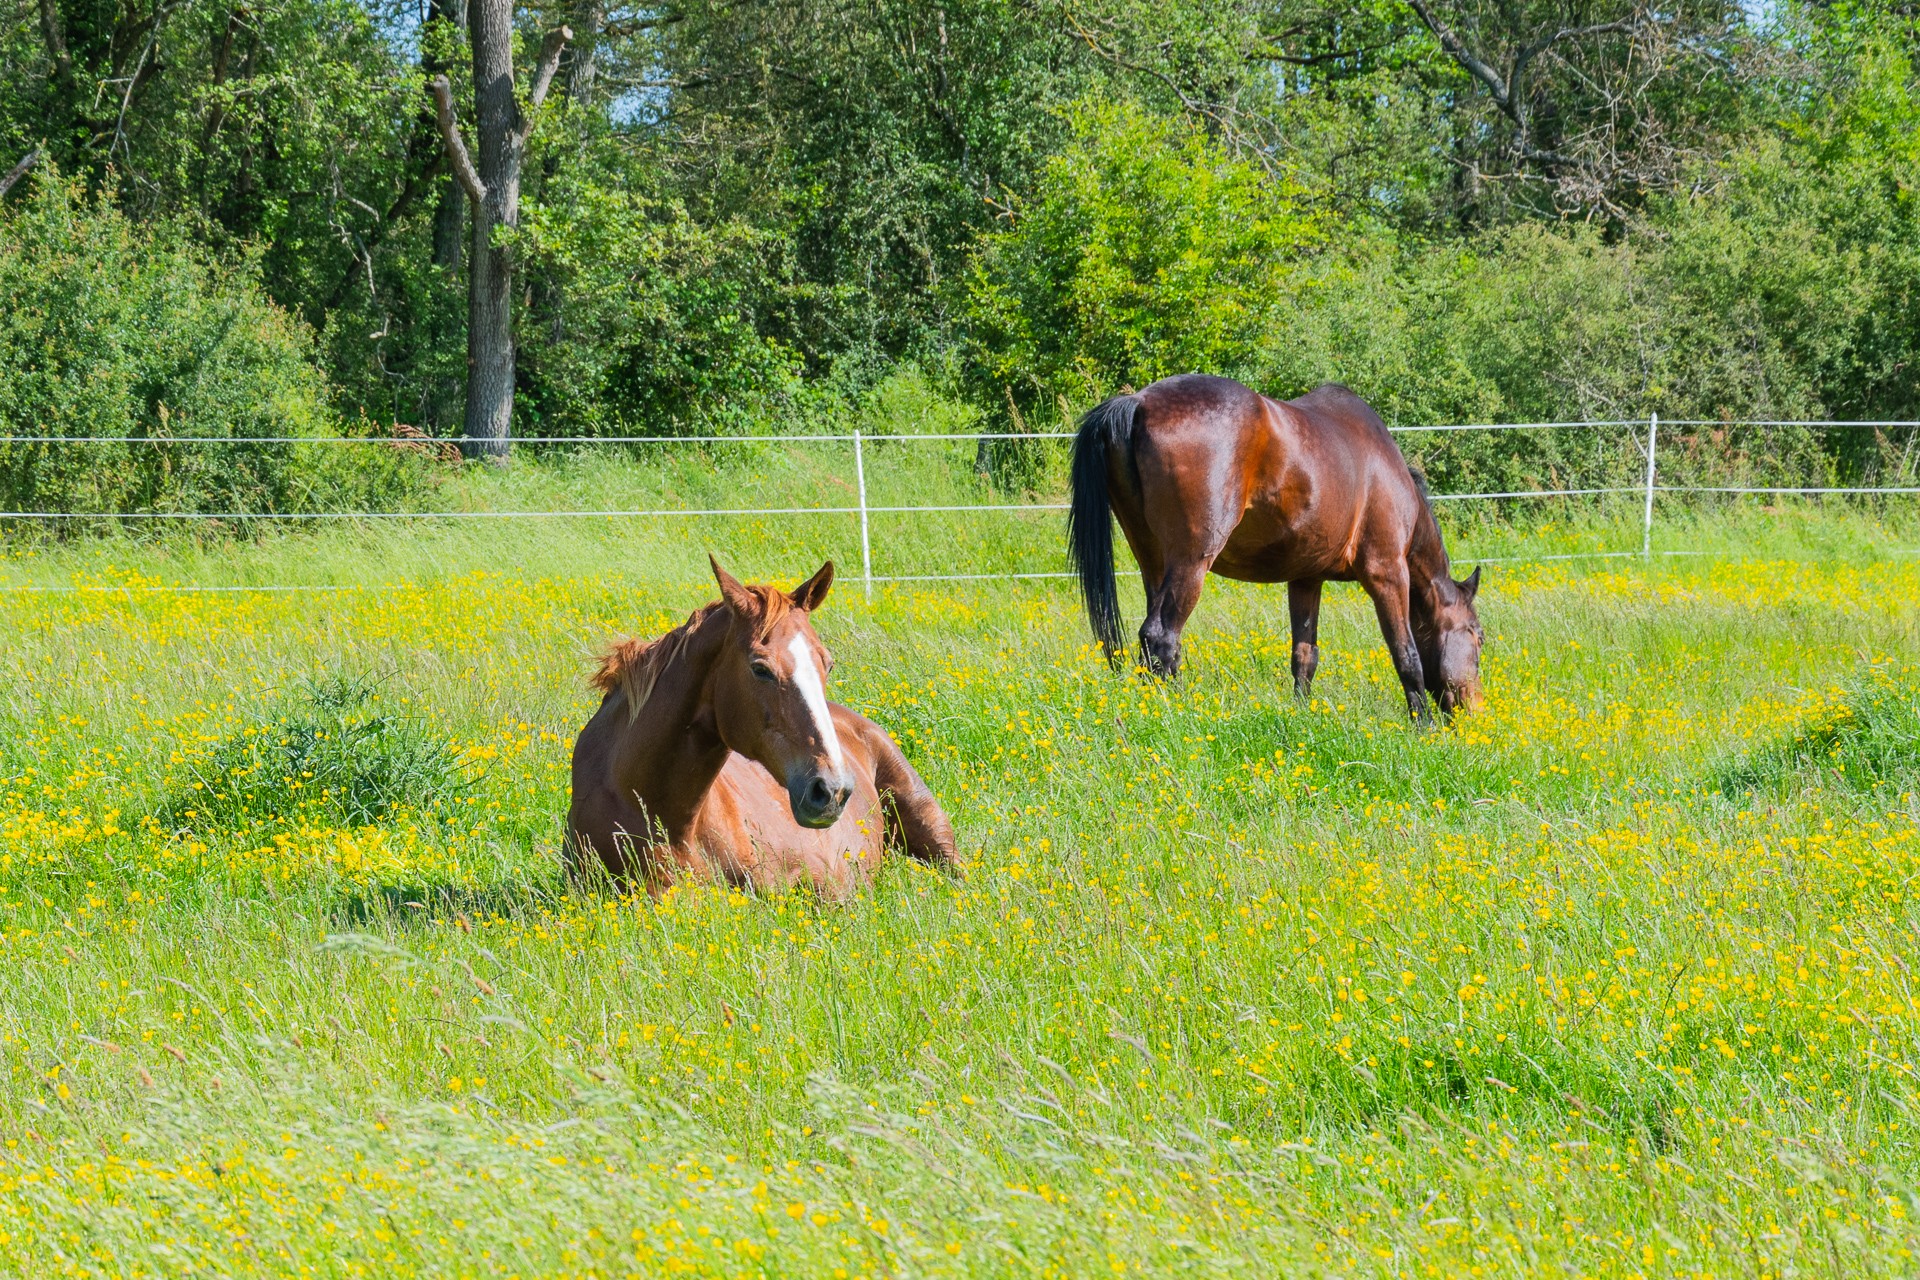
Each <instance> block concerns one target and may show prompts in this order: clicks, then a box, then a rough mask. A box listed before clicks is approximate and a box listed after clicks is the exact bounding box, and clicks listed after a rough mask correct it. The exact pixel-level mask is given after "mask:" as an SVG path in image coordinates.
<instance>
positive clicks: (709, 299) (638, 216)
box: [522, 176, 802, 436]
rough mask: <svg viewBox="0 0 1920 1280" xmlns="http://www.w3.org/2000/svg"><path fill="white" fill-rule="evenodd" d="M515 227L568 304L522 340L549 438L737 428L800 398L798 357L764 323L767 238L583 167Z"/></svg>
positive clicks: (779, 245)
mask: <svg viewBox="0 0 1920 1280" xmlns="http://www.w3.org/2000/svg"><path fill="white" fill-rule="evenodd" d="M522 237H523V243H524V246H525V248H526V251H527V254H528V257H529V260H530V262H532V263H533V264H535V265H536V266H537V267H538V269H539V271H540V272H541V273H542V274H543V278H544V279H546V280H547V281H549V282H550V285H551V286H552V287H554V288H557V289H559V290H562V291H564V295H565V297H566V300H567V301H566V308H565V315H566V324H565V325H564V327H563V328H561V329H559V330H558V331H553V332H549V333H547V334H545V335H540V334H532V335H528V336H529V337H530V338H531V339H532V341H528V342H524V343H523V346H522V363H523V365H524V366H525V367H526V369H527V370H528V374H529V377H528V381H529V384H530V386H529V390H530V393H531V394H530V396H529V408H530V410H531V411H532V413H533V414H535V415H536V416H537V418H538V420H541V421H543V422H544V423H545V424H546V425H547V426H548V427H550V428H552V430H553V432H554V433H555V434H568V435H572V434H580V435H601V434H604V435H658V436H676V435H709V434H711V435H725V434H730V433H733V432H744V431H745V430H747V429H748V426H749V424H751V423H753V422H755V421H764V420H768V419H777V418H780V417H784V416H787V415H788V414H789V413H790V412H791V406H792V401H793V400H794V399H795V398H796V397H797V396H800V395H801V394H802V385H801V378H800V375H801V363H800V360H799V358H798V356H797V355H796V354H795V353H794V352H793V351H792V350H790V349H789V348H787V347H785V346H783V345H782V344H781V343H780V342H778V341H777V340H775V339H773V338H772V337H770V336H768V335H767V333H766V332H765V330H767V329H769V328H771V327H773V326H774V324H775V323H776V319H777V315H778V314H779V313H780V312H782V311H783V310H784V309H785V307H786V306H787V305H788V304H789V303H790V302H791V301H792V300H791V299H788V298H785V297H784V296H783V293H782V290H781V288H780V285H779V282H780V280H781V279H782V278H783V277H786V276H787V275H789V274H790V269H789V266H788V264H787V263H786V262H785V255H786V253H787V251H788V249H789V246H788V245H787V243H786V241H785V240H784V239H783V238H782V237H780V236H779V235H777V234H775V233H772V232H767V231H763V230H760V229H757V228H754V227H751V226H749V225H747V224H745V223H743V222H737V221H729V222H721V223H717V224H714V225H702V224H701V223H699V222H697V221H695V220H694V219H693V218H692V217H691V216H690V215H689V214H688V212H687V210H686V209H685V208H683V207H681V206H680V205H678V204H677V203H674V202H672V201H662V200H657V199H654V198H651V197H649V196H645V195H642V194H640V193H639V192H637V191H634V190H631V189H628V188H626V187H625V186H618V185H604V186H603V185H599V184H598V183H597V182H596V181H595V180H594V178H593V177H591V176H589V177H587V178H584V179H581V180H579V181H576V182H573V183H571V184H570V185H569V186H567V187H566V188H565V189H564V190H562V191H559V192H557V193H555V195H554V197H553V200H552V202H551V203H549V204H545V205H543V204H540V203H537V202H529V204H528V206H527V207H526V210H525V212H524V215H523V222H522ZM524 327H525V325H524V324H523V328H524Z"/></svg>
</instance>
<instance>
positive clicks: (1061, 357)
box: [965, 100, 1330, 419]
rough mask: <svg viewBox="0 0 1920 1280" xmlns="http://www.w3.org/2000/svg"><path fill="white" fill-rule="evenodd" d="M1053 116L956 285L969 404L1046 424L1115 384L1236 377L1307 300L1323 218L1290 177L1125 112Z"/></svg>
mask: <svg viewBox="0 0 1920 1280" xmlns="http://www.w3.org/2000/svg"><path fill="white" fill-rule="evenodd" d="M1069 120H1070V123H1071V125H1072V130H1073V136H1072V141H1071V142H1070V143H1069V144H1068V145H1067V147H1066V148H1065V149H1064V150H1062V151H1061V153H1060V154H1059V155H1057V156H1055V157H1054V158H1053V159H1052V160H1051V161H1049V162H1048V164H1047V166H1046V168H1045V170H1044V171H1043V172H1042V174H1041V177H1040V180H1039V183H1038V185H1037V187H1036V189H1035V191H1034V194H1033V196H1032V198H1031V199H1030V200H1026V201H1023V202H1021V203H1019V204H1018V205H1016V206H1015V208H1014V210H1013V213H1012V216H1011V218H1010V219H1009V220H1008V221H1007V222H1006V223H1004V224H1003V225H1002V226H1001V227H999V228H997V229H996V230H995V231H993V232H992V233H991V234H989V235H988V236H986V237H985V238H984V239H983V241H982V244H981V249H980V255H979V258H978V259H977V261H976V263H975V265H974V268H973V270H972V272H971V273H970V275H969V276H968V278H967V280H966V286H965V298H966V308H967V320H968V329H969V333H970V335H971V340H972V343H973V344H974V346H973V352H972V361H971V378H972V381H973V382H974V384H975V385H976V386H977V388H978V389H979V390H978V394H979V395H980V396H981V398H982V400H983V401H984V402H985V403H988V404H994V402H995V401H1004V404H1005V406H1006V407H1007V408H1008V409H1010V410H1011V411H1012V412H1013V413H1014V415H1015V416H1016V418H1018V417H1029V418H1031V417H1034V416H1036V415H1045V416H1046V417H1047V418H1048V419H1053V418H1055V417H1064V416H1066V410H1067V409H1068V407H1069V406H1079V405H1085V404H1087V403H1089V402H1091V401H1093V400H1097V399H1099V398H1101V397H1102V396H1104V395H1107V394H1110V393H1111V392H1112V391H1113V390H1114V389H1116V388H1117V387H1118V386H1119V385H1120V384H1122V383H1131V384H1133V385H1135V386H1142V385H1145V384H1146V383H1148V382H1151V381H1153V380H1154V379H1155V378H1159V377H1164V376H1166V375H1168V374H1172V373H1184V372H1188V371H1191V370H1205V371H1208V372H1214V373H1225V374H1234V373H1240V374H1242V375H1243V376H1245V375H1247V374H1248V373H1249V372H1250V369H1251V361H1252V359H1253V357H1254V355H1255V353H1256V352H1257V351H1258V350H1259V348H1260V346H1261V344H1262V343H1263V342H1264V341H1265V340H1267V339H1268V338H1269V337H1270V336H1271V335H1273V334H1275V333H1276V332H1277V331H1279V330H1280V329H1281V328H1282V327H1283V326H1284V325H1285V323H1286V318H1287V315H1288V313H1289V312H1290V311H1292V310H1293V309H1295V308H1297V307H1298V306H1299V304H1300V295H1301V294H1302V293H1303V292H1308V291H1311V290H1312V288H1313V279H1312V276H1311V274H1310V273H1309V272H1307V271H1305V270H1303V269H1301V264H1302V263H1303V261H1304V260H1305V259H1306V256H1307V254H1308V253H1309V252H1310V251H1311V250H1313V249H1315V248H1318V247H1319V246H1320V245H1321V244H1323V243H1324V242H1325V241H1326V239H1327V235H1328V230H1329V225H1330V219H1329V218H1328V217H1327V216H1326V215H1324V214H1321V213H1317V212H1315V211H1313V210H1312V209H1311V208H1310V207H1309V205H1308V203H1307V200H1306V196H1307V192H1306V190H1305V188H1304V187H1303V186H1302V185H1301V184H1300V183H1299V182H1297V181H1295V180H1293V179H1291V178H1288V177H1285V176H1282V177H1278V178H1276V177H1273V176H1271V175H1268V174H1265V173H1263V172H1261V171H1260V170H1258V169H1256V168H1254V167H1253V166H1252V165H1250V164H1248V163H1247V162H1246V161H1243V160H1239V159H1236V158H1234V157H1233V156H1231V155H1230V154H1228V153H1227V152H1226V151H1225V150H1224V149H1223V148H1222V147H1221V146H1220V145H1219V144H1218V143H1216V142H1214V141H1212V140H1210V139H1209V138H1207V137H1206V135H1205V134H1203V133H1202V132H1201V131H1199V130H1198V129H1196V128H1194V127H1192V126H1189V125H1186V124H1183V123H1181V122H1179V121H1177V120H1173V119H1169V118H1168V117H1165V116H1157V115H1153V114H1150V113H1148V112H1147V111H1146V110H1144V109H1143V108H1142V107H1140V106H1139V105H1137V104H1135V103H1132V102H1124V101H1123V102H1100V101H1097V100H1089V101H1084V102H1081V103H1079V104H1076V106H1075V107H1074V108H1073V110H1072V111H1071V112H1070V113H1069ZM995 407H1000V406H998V405H996V406H995Z"/></svg>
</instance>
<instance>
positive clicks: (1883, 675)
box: [1712, 665, 1920, 800]
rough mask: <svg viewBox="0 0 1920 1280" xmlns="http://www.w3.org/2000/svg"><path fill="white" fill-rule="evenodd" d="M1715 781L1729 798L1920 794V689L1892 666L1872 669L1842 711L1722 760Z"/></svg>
mask: <svg viewBox="0 0 1920 1280" xmlns="http://www.w3.org/2000/svg"><path fill="white" fill-rule="evenodd" d="M1712 781H1713V785H1714V787H1715V789H1716V790H1718V791H1719V792H1720V793H1721V794H1723V795H1725V796H1726V797H1727V798H1728V799H1730V800H1738V799H1740V798H1741V797H1742V796H1744V795H1749V794H1752V793H1756V792H1758V793H1762V794H1774V795H1779V794H1783V793H1785V792H1787V791H1789V790H1791V789H1793V787H1794V786H1795V785H1796V784H1798V785H1808V786H1821V787H1827V788H1834V789H1838V790H1843V791H1854V792H1860V793H1867V792H1873V791H1880V790H1883V789H1888V788H1894V789H1898V790H1902V791H1911V790H1915V789H1916V788H1920V687H1916V686H1915V685H1913V684H1912V683H1911V682H1908V681H1903V680H1902V679H1900V677H1899V675H1898V674H1897V673H1896V672H1894V671H1893V669H1892V668H1891V666H1889V665H1875V666H1871V667H1868V668H1866V669H1865V670H1863V671H1862V672H1861V673H1860V674H1859V675H1857V676H1855V677H1854V679H1853V680H1852V681H1851V682H1850V683H1849V686H1848V689H1847V695H1846V698H1845V700H1844V701H1843V702H1842V703H1841V705H1839V706H1837V707H1834V708H1832V709H1831V710H1830V711H1828V712H1827V713H1826V714H1825V715H1823V716H1822V717H1821V718H1820V719H1819V720H1817V721H1815V722H1813V723H1812V724H1809V725H1806V726H1804V727H1803V728H1801V729H1799V730H1798V731H1797V732H1795V733H1792V734H1790V735H1788V736H1786V737H1784V738H1780V739H1778V740H1776V741H1774V742H1770V743H1767V744H1765V745H1764V746H1761V747H1758V748H1756V749H1754V750H1752V751H1748V752H1744V753H1742V754H1741V755H1739V756H1736V757H1734V758H1733V759H1731V760H1728V761H1726V762H1724V763H1723V764H1721V766H1720V767H1719V768H1718V769H1716V770H1715V771H1714V773H1713V777H1712Z"/></svg>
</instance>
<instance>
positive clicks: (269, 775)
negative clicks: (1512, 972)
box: [155, 676, 472, 830]
mask: <svg viewBox="0 0 1920 1280" xmlns="http://www.w3.org/2000/svg"><path fill="white" fill-rule="evenodd" d="M377 700H378V693H377V690H376V689H375V687H374V685H373V684H372V682H370V681H368V680H366V679H364V678H360V679H353V678H348V677H344V676H332V677H326V678H321V679H316V680H311V681H309V682H308V683H307V685H306V688H305V690H304V691H303V695H302V696H300V697H298V698H295V699H291V700H289V704H288V706H287V708H286V710H285V712H284V713H283V714H281V715H280V716H278V717H277V718H276V719H274V720H273V721H271V722H269V723H267V724H263V725H256V726H253V727H250V728H247V729H244V730H242V731H241V732H239V733H237V734H235V735H233V736H231V737H229V738H227V739H226V740H225V741H224V742H222V743H220V744H219V745H218V746H217V747H215V748H214V749H213V751H212V752H211V753H210V754H209V755H208V756H207V757H206V758H205V759H203V760H200V761H198V762H197V763H196V764H195V765H194V766H193V768H192V771H191V772H192V774H193V778H192V781H191V783H190V784H188V785H186V786H184V787H182V788H180V789H179V790H177V791H176V792H174V793H173V794H172V795H170V796H169V797H167V799H166V800H165V802H164V803H162V804H161V806H160V807H159V808H158V809H157V810H156V812H155V817H156V819H157V820H158V821H159V822H160V823H161V825H162V826H163V827H164V828H166V829H169V830H172V829H175V828H182V827H184V828H187V829H190V830H206V829H211V828H214V827H222V826H225V827H241V828H244V829H247V830H254V829H257V828H261V827H273V826H279V827H282V828H284V827H285V826H286V825H287V824H289V823H292V824H295V825H296V826H297V825H299V824H301V823H305V824H308V825H321V826H324V825H331V824H345V825H348V826H365V825H367V824H370V823H378V822H392V821H396V820H399V819H401V818H403V817H406V816H408V815H415V816H417V815H420V814H424V813H427V812H430V811H432V810H434V809H437V808H440V807H442V806H443V805H445V804H447V803H452V802H458V800H459V799H460V798H461V797H463V796H464V795H465V794H466V793H467V792H468V791H469V790H471V786H472V783H471V780H470V779H468V778H467V777H466V776H465V774H464V773H463V771H462V770H461V769H460V767H459V764H458V762H457V761H456V760H455V758H454V755H453V753H452V751H451V750H450V749H449V748H448V746H447V744H446V743H445V742H444V741H443V740H441V739H439V738H436V737H434V736H433V735H432V734H430V733H428V732H426V731H425V730H424V729H423V728H422V727H421V726H420V725H419V724H418V723H416V722H415V721H414V720H412V719H410V718H407V717H404V716H399V715H394V714H382V713H379V712H377V711H376V710H375V708H374V705H373V704H374V703H375V702H376V701H377Z"/></svg>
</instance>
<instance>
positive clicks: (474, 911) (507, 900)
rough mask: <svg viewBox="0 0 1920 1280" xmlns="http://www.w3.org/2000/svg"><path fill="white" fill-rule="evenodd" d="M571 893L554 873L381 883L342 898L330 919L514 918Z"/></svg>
mask: <svg viewBox="0 0 1920 1280" xmlns="http://www.w3.org/2000/svg"><path fill="white" fill-rule="evenodd" d="M572 896H573V891H572V890H570V889H569V888H568V886H567V882H566V881H565V879H564V878H562V877H561V876H560V875H558V874H557V873H556V874H555V875H554V876H553V877H551V878H550V879H546V880H522V881H514V882H510V883H505V884H493V885H481V886H476V887H463V886H458V885H446V884H423V883H415V884H380V885H374V886H371V887H370V888H368V889H366V890H364V891H362V892H359V893H354V894H350V895H348V896H346V897H343V898H341V899H340V900H339V901H338V902H337V903H336V904H335V905H334V907H333V909H332V912H331V915H332V918H333V920H334V921H335V923H337V924H340V925H342V926H346V927H350V928H356V929H357V928H364V927H365V926H367V925H369V924H374V923H384V924H390V925H393V926H395V927H398V928H402V929H404V928H408V927H413V926H419V925H424V924H431V923H435V922H445V921H452V920H455V919H459V918H464V919H467V920H517V919H523V918H526V917H528V916H538V915H550V914H555V913H558V912H560V911H561V910H563V909H564V908H565V905H566V903H567V901H568V899H569V898H570V897H572Z"/></svg>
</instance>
